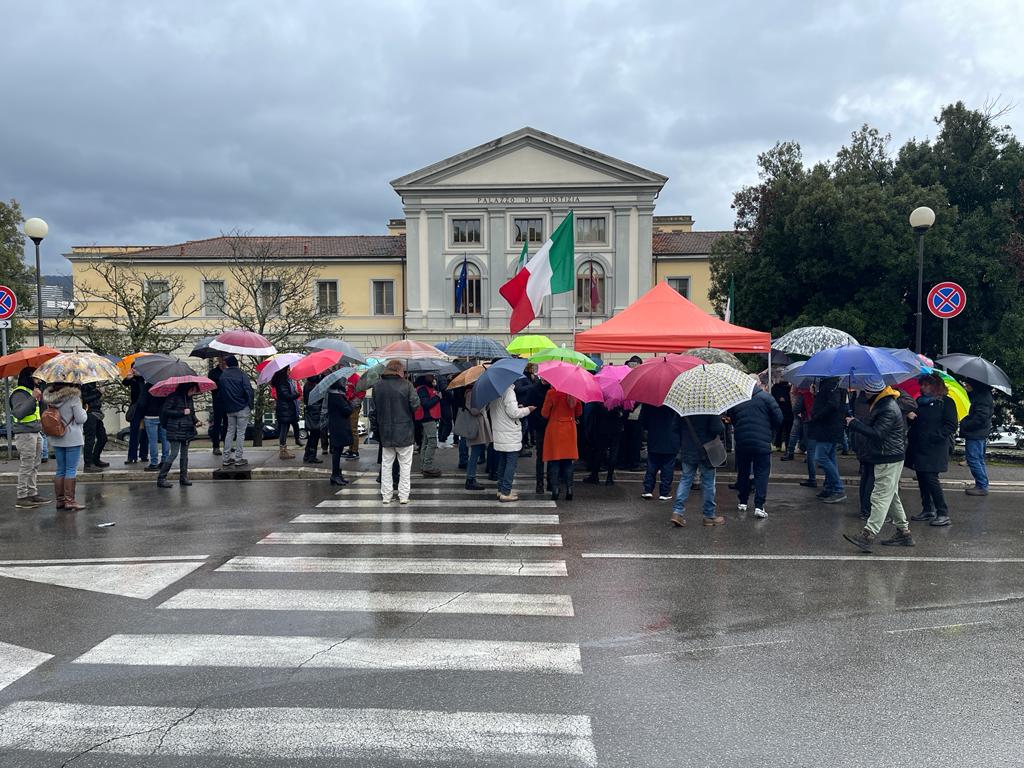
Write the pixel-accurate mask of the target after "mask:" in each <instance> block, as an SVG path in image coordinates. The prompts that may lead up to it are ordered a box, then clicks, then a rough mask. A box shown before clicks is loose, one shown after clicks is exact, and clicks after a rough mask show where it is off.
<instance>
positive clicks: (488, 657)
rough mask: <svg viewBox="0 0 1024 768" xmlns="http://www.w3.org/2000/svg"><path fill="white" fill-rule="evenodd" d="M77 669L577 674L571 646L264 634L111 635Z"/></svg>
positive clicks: (576, 650) (574, 650) (79, 661)
mask: <svg viewBox="0 0 1024 768" xmlns="http://www.w3.org/2000/svg"><path fill="white" fill-rule="evenodd" d="M73 663H75V664H111V665H123V666H151V667H259V668H268V669H297V668H299V667H303V668H306V667H308V668H317V669H377V670H412V671H421V670H433V671H470V672H550V673H557V674H563V675H578V674H582V672H583V668H582V666H581V663H580V649H579V646H578V645H576V644H575V643H536V642H514V641H504V640H502V641H492V640H435V639H417V638H401V637H400V638H395V639H371V638H359V637H350V638H345V637H279V636H266V635H113V636H112V637H109V638H107V639H106V640H104V641H103V642H101V643H100V644H99V645H97V646H96V647H95V648H93V649H92V650H90V651H87V652H86V653H84V654H83V655H82V656H79V657H78V658H77V659H75V660H74V662H73Z"/></svg>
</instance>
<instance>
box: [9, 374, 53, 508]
mask: <svg viewBox="0 0 1024 768" xmlns="http://www.w3.org/2000/svg"><path fill="white" fill-rule="evenodd" d="M34 372H35V368H32V367H28V368H22V369H21V372H20V373H19V374H18V384H17V386H16V387H15V388H14V389H13V390H11V397H10V401H9V403H8V405H9V406H10V409H11V420H12V421H13V422H14V445H15V446H16V447H17V449H18V491H17V492H18V500H17V501H16V502H15V503H14V506H15V507H17V508H18V509H32V508H34V507H40V506H42V505H43V504H49V503H50V499H46V498H43V497H42V496H40V495H39V487H38V483H37V480H38V474H39V461H40V443H41V442H42V440H41V438H42V430H41V424H40V414H39V400H40V398H41V397H42V396H43V393H42V392H41V391H40V390H39V387H38V386H37V385H36V383H35V380H34V379H33V378H32V374H33V373H34Z"/></svg>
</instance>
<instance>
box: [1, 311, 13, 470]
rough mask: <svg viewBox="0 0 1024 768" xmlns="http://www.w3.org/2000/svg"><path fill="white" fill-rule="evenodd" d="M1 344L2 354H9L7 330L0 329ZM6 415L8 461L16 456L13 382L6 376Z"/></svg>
mask: <svg viewBox="0 0 1024 768" xmlns="http://www.w3.org/2000/svg"><path fill="white" fill-rule="evenodd" d="M0 343H2V344H3V350H2V354H4V355H6V354H7V329H6V328H0ZM4 413H5V414H7V460H8V461H10V460H11V458H12V457H13V456H14V449H13V444H12V440H13V438H12V433H13V432H14V419H13V418H12V416H11V381H10V379H8V378H7V377H6V376H4Z"/></svg>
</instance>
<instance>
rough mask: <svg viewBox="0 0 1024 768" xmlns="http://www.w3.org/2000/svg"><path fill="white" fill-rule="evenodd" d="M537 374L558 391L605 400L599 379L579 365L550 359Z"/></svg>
mask: <svg viewBox="0 0 1024 768" xmlns="http://www.w3.org/2000/svg"><path fill="white" fill-rule="evenodd" d="M537 375H538V376H540V377H541V378H542V379H544V381H546V382H547V383H548V384H550V385H551V387H552V388H553V389H555V390H556V391H558V392H562V393H564V394H566V395H572V396H573V397H575V398H576V399H577V400H579V401H580V402H583V403H598V402H603V401H604V392H602V391H601V385H600V384H599V383H598V382H597V379H596V378H595V377H594V376H592V375H590V374H589V373H587V372H586V371H585V370H583V369H582V368H581V367H580V366H578V365H573V364H572V363H566V362H563V361H561V360H549V361H548V362H545V363H541V364H540V366H539V367H538V368H537ZM474 391H475V390H474Z"/></svg>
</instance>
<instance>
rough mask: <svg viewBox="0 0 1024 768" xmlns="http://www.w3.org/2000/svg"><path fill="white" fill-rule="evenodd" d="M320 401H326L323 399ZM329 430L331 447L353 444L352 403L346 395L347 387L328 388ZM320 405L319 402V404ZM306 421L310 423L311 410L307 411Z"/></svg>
mask: <svg viewBox="0 0 1024 768" xmlns="http://www.w3.org/2000/svg"><path fill="white" fill-rule="evenodd" d="M320 402H324V401H323V400H321V401H320ZM326 402H327V431H328V432H329V434H330V436H331V448H332V450H333V449H334V448H344V447H345V446H347V445H352V422H351V420H350V419H349V417H350V416H351V415H352V403H350V402H349V401H348V398H347V397H345V387H344V386H341V387H339V388H334V387H332V388H331V389H329V390H327V397H326ZM317 405H319V403H318V404H317ZM306 423H307V424H308V423H309V411H308V410H307V411H306Z"/></svg>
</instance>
